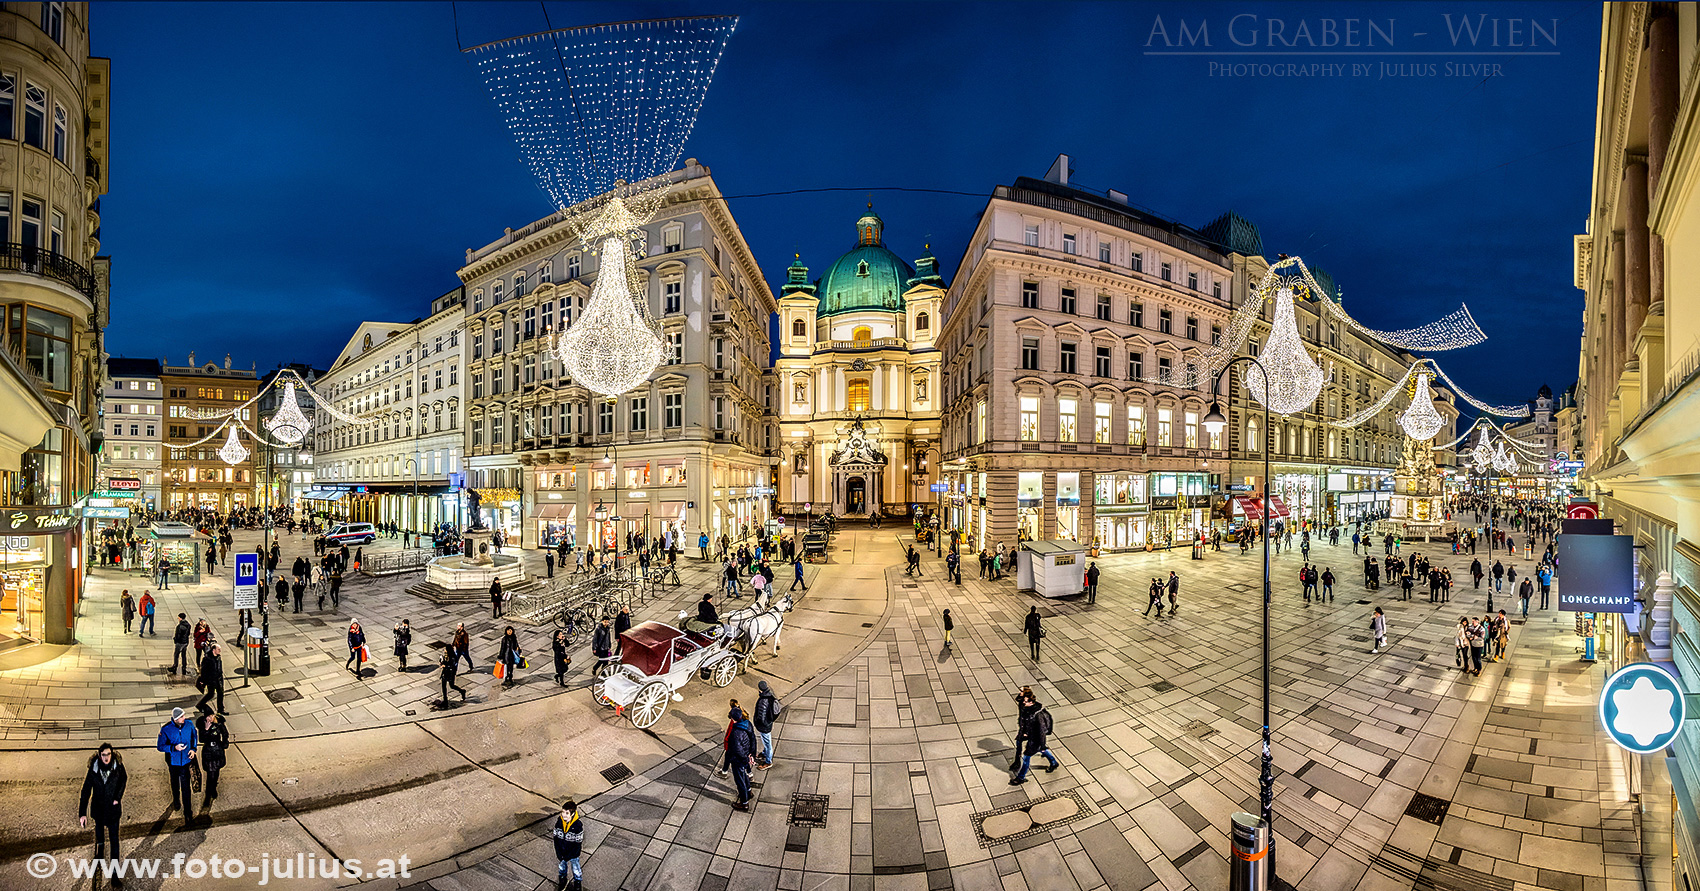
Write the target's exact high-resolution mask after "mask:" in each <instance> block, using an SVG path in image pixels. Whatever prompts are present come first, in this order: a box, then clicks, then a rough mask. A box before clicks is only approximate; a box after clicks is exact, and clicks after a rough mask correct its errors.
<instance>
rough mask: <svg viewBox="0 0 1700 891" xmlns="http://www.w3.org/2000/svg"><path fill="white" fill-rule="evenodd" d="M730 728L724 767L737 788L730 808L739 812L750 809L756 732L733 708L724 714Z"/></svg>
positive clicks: (735, 708) (738, 709)
mask: <svg viewBox="0 0 1700 891" xmlns="http://www.w3.org/2000/svg"><path fill="white" fill-rule="evenodd" d="M726 717H727V718H729V719H731V721H732V727H731V729H730V730H729V731H728V732H727V737H726V766H727V768H728V769H730V770H731V771H732V781H733V782H734V783H736V784H737V786H738V800H737V802H736V803H734V804H733V805H732V806H733V807H734V808H736V809H738V810H741V811H747V810H749V809H750V799H751V798H754V797H755V795H754V793H753V792H751V790H750V770H751V769H752V768H754V767H755V763H756V730H755V727H753V726H751V724H750V722H749V721H748V720H746V719H745V718H744V712H743V710H742V709H740V708H738V707H736V706H733V708H732V710H731V711H730V712H728V713H727V714H726Z"/></svg>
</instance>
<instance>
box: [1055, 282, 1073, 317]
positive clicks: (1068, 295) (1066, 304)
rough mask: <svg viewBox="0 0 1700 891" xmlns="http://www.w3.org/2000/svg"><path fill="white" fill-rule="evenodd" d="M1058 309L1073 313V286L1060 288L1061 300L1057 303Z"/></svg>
mask: <svg viewBox="0 0 1700 891" xmlns="http://www.w3.org/2000/svg"><path fill="white" fill-rule="evenodd" d="M1058 309H1061V310H1062V311H1063V312H1066V313H1068V314H1069V315H1071V316H1072V315H1074V313H1075V309H1074V289H1073V288H1063V289H1062V300H1061V302H1060V303H1059V304H1058Z"/></svg>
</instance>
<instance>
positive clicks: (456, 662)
mask: <svg viewBox="0 0 1700 891" xmlns="http://www.w3.org/2000/svg"><path fill="white" fill-rule="evenodd" d="M463 632H464V629H463V631H461V632H456V635H457V636H458V635H459V634H461V633H463ZM463 652H464V651H461V650H457V649H456V648H455V645H454V643H453V642H452V641H451V642H450V643H449V645H448V646H446V647H444V648H443V655H442V656H439V657H438V658H437V666H438V674H437V679H438V680H439V681H440V682H441V683H442V686H443V698H442V700H441V701H440V704H441V706H442V707H443V708H448V707H449V690H450V688H453V689H454V691H455V692H456V693H459V694H460V701H461V702H465V701H466V691H465V690H462V689H461V688H460V685H459V684H457V683H455V669H457V668H459V667H460V657H461V655H462V653H463Z"/></svg>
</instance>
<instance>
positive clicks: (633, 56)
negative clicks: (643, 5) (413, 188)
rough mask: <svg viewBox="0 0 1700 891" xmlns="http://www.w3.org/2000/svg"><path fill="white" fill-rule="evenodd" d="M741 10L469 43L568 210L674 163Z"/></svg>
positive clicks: (540, 173)
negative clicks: (474, 43)
mask: <svg viewBox="0 0 1700 891" xmlns="http://www.w3.org/2000/svg"><path fill="white" fill-rule="evenodd" d="M737 26H738V19H737V17H736V16H697V17H692V18H674V19H655V20H650V21H640V22H618V23H614V24H606V25H592V26H588V27H582V28H562V29H557V30H552V31H546V32H543V33H539V34H529V35H526V36H524V37H515V38H511V39H508V40H501V41H496V42H494V43H487V44H484V45H482V46H475V47H472V48H470V49H468V50H466V52H467V53H469V54H471V56H472V59H473V63H474V65H475V66H476V67H477V69H478V73H479V74H480V75H481V76H482V77H483V78H484V84H485V86H486V87H487V88H488V89H489V91H490V96H491V98H492V99H494V100H495V103H496V108H497V110H498V111H499V112H500V113H501V115H502V117H503V119H504V120H505V121H506V122H507V125H508V129H509V131H510V132H512V133H513V136H514V142H515V143H517V145H518V148H519V153H520V157H521V159H522V160H523V161H524V162H525V164H526V166H527V167H528V168H530V170H531V172H532V175H533V176H535V177H536V178H537V183H538V185H539V186H540V187H541V188H542V189H543V191H545V192H547V193H548V194H549V197H550V198H551V199H553V200H554V202H555V206H556V207H557V208H558V209H561V210H565V209H566V208H568V207H571V206H573V205H575V204H578V203H580V202H582V201H586V200H589V199H590V198H593V197H595V196H597V195H600V194H603V193H604V192H607V191H609V190H610V189H613V188H614V187H615V185H616V184H617V183H618V182H619V181H621V180H624V181H625V182H638V181H640V180H644V179H648V178H649V177H652V176H656V175H658V174H662V173H666V172H668V171H671V170H672V169H673V165H675V164H677V163H678V161H679V156H680V155H681V154H682V153H683V151H684V146H685V141H686V140H687V139H689V138H690V135H691V130H692V129H693V128H694V127H695V126H696V120H697V114H698V112H699V111H701V109H702V103H703V99H704V98H705V97H706V96H707V95H708V87H709V84H710V83H711V82H712V81H713V80H714V72H715V69H716V67H718V66H719V64H720V56H721V53H722V52H724V51H725V49H726V42H727V41H728V40H730V39H731V37H732V32H733V30H734V29H736V28H737Z"/></svg>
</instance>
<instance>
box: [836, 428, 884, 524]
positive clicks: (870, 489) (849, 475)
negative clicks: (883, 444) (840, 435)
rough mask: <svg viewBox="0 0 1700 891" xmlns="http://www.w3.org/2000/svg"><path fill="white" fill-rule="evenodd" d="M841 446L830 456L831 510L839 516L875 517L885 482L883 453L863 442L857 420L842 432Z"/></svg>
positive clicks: (866, 439) (868, 440) (877, 447)
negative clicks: (843, 435)
mask: <svg viewBox="0 0 1700 891" xmlns="http://www.w3.org/2000/svg"><path fill="white" fill-rule="evenodd" d="M843 442H844V444H843V445H842V446H840V447H839V448H838V450H837V451H835V452H833V453H832V458H831V459H830V460H828V462H827V463H828V464H829V465H831V467H832V510H833V513H836V514H838V515H840V516H871V515H873V514H876V513H879V510H880V492H881V490H882V489H883V488H884V485H883V484H884V481H885V465H886V460H885V453H884V452H882V451H880V449H879V446H878V445H876V444H875V443H874V442H873V441H872V440H870V439H868V438H867V435H866V431H864V430H863V429H862V421H861V420H860V419H857V420H856V421H854V422H852V423H851V424H850V429H849V430H847V431H846V432H845V437H844V440H843Z"/></svg>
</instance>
